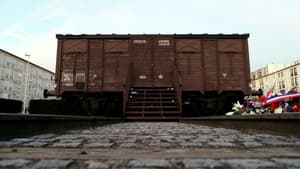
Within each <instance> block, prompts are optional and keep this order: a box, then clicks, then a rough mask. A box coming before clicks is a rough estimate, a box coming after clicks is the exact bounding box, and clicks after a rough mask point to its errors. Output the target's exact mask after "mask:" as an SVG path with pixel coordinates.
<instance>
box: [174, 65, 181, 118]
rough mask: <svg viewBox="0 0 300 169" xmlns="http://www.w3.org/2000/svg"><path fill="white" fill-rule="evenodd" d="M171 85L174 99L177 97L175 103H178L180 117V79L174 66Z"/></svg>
mask: <svg viewBox="0 0 300 169" xmlns="http://www.w3.org/2000/svg"><path fill="white" fill-rule="evenodd" d="M173 85H174V88H175V92H176V97H177V99H178V100H177V101H178V106H179V112H180V115H181V113H182V94H181V93H182V77H181V74H180V72H179V71H178V69H177V67H176V65H174V68H173Z"/></svg>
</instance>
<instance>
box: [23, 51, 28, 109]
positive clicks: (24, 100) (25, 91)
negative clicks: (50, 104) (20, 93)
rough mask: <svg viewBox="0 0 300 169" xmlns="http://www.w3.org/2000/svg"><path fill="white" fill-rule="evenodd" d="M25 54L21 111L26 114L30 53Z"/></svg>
mask: <svg viewBox="0 0 300 169" xmlns="http://www.w3.org/2000/svg"><path fill="white" fill-rule="evenodd" d="M25 56H26V57H27V66H26V79H25V86H24V99H23V113H22V114H26V101H27V96H26V95H27V85H28V77H29V74H28V70H29V58H30V55H28V54H25Z"/></svg>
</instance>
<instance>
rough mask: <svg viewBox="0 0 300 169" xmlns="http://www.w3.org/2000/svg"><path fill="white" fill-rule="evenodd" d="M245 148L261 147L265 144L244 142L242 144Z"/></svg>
mask: <svg viewBox="0 0 300 169" xmlns="http://www.w3.org/2000/svg"><path fill="white" fill-rule="evenodd" d="M242 144H243V145H244V146H245V147H261V146H263V144H261V143H258V142H244V143H242Z"/></svg>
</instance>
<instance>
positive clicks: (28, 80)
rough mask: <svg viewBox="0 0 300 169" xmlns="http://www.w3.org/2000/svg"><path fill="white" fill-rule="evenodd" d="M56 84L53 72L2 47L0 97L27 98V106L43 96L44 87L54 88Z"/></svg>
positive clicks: (0, 51)
mask: <svg viewBox="0 0 300 169" xmlns="http://www.w3.org/2000/svg"><path fill="white" fill-rule="evenodd" d="M27 72H28V74H27ZM54 84H55V82H54V73H53V72H51V71H49V70H47V69H44V68H42V67H40V66H38V65H35V64H33V63H31V62H28V61H27V60H24V59H22V58H20V57H18V56H16V55H14V54H11V53H9V52H7V51H5V50H2V49H0V98H5V99H15V100H20V101H24V100H25V102H26V104H25V105H26V107H27V106H28V103H29V101H30V100H31V99H41V98H43V90H44V89H48V90H53V88H54ZM25 90H26V91H25ZM25 93H26V94H25ZM25 96H26V97H25Z"/></svg>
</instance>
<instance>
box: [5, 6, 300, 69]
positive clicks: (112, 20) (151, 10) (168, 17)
mask: <svg viewBox="0 0 300 169" xmlns="http://www.w3.org/2000/svg"><path fill="white" fill-rule="evenodd" d="M299 7H300V1H298V0H285V1H283V0H263V1H262V0H209V1H208V0H106V1H105V0H49V1H46V0H26V1H20V0H0V8H1V11H0V14H1V15H0V21H1V22H0V48H1V49H3V50H6V51H8V52H10V53H13V54H15V55H17V56H20V57H22V58H25V57H24V54H25V53H26V54H30V55H31V57H30V61H31V62H33V63H35V64H38V65H40V66H42V67H44V68H46V69H49V70H51V71H54V70H55V63H56V45H57V44H56V42H57V41H56V37H55V35H56V34H96V33H101V34H111V33H121V34H127V33H130V34H135V33H161V34H167V33H171V34H173V33H178V34H184V33H194V34H201V33H225V34H231V33H239V34H242V33H250V38H249V49H250V63H251V65H250V66H251V69H252V70H254V69H257V68H259V67H260V66H261V65H264V64H268V63H290V62H292V61H295V60H299V59H300V19H299V18H300V10H299Z"/></svg>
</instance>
